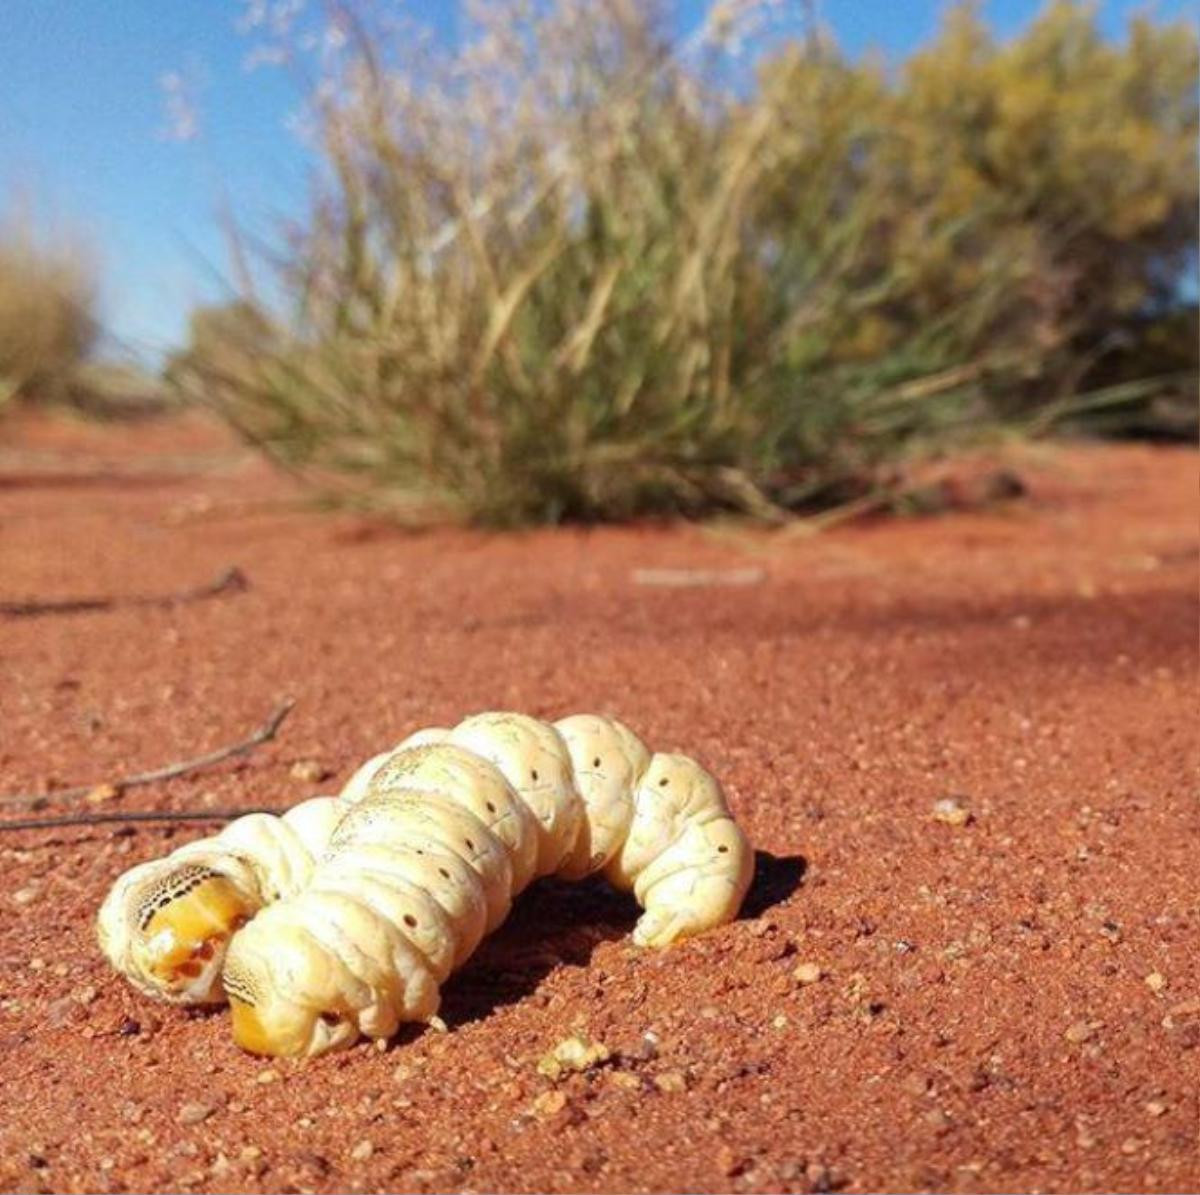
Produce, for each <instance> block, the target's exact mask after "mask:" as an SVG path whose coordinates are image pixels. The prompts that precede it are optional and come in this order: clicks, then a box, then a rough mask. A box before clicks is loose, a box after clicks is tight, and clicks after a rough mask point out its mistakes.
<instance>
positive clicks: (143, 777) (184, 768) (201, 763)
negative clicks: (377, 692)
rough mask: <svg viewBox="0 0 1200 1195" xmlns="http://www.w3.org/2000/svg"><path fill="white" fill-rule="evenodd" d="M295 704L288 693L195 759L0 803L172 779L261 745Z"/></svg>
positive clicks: (37, 804) (71, 796)
mask: <svg viewBox="0 0 1200 1195" xmlns="http://www.w3.org/2000/svg"><path fill="white" fill-rule="evenodd" d="M295 704H296V702H295V700H294V699H293V698H291V697H289V698H288V699H287V700H286V701H284V702H282V703H281V704H280V705H279V706H278V707H277V708H276V709H275V711H274V712H273V713H272V714H271V716H270V717H269V718H268V719H267V720H266V721H265V722H264V723H263V724H262V725H261V726H260V727H259V728H258V729H257V730H256V731H254V733H253V734H251V735H250V736H249V737H248V738H245V739H242V740H241V741H240V742H237V743H231V744H230V745H229V746H228V747H219V748H218V749H217V750H215V751H209V752H208V753H207V754H206V755H197V756H196V757H195V758H194V759H183V760H179V761H178V762H177V763H169V764H166V765H165V766H163V767H161V768H154V769H153V770H152V771H149V772H137V773H136V774H134V775H133V776H126V777H124V778H123V779H121V780H110V781H106V782H101V783H100V784H80V785H78V786H77V787H75V788H64V789H61V790H60V791H58V792H53V793H16V794H14V795H12V796H0V806H2V805H26V806H28V807H30V808H31V809H41V808H42V807H43V806H45V805H46V804H48V803H49V802H50V801H74V800H78V799H79V798H80V797H86V796H87V795H88V794H89V793H91V792H94V791H95V790H96V789H97V788H99V787H101V786H102V784H104V783H107V784H108V785H110V786H111V787H112V788H115V789H116V790H117V791H118V792H121V791H123V790H124V789H127V788H135V787H136V786H137V785H140V784H154V783H156V782H157V781H159V780H174V779H175V778H176V777H177V776H185V775H187V774H188V773H189V772H198V771H199V770H200V769H201V768H206V767H208V766H209V765H210V764H214V763H220V762H221V761H222V760H223V759H230V758H232V757H233V756H235V755H246V754H247V753H248V752H250V751H253V750H254V748H255V747H260V746H262V744H263V743H269V742H270V741H271V740H272V739H273V738H274V737H275V736H276V735H277V734H278V733H279V728H280V727H281V726H282V725H283V720H284V719H285V718H286V717H287V716H288V714H290V713H291V712H292V707H293V706H294V705H295Z"/></svg>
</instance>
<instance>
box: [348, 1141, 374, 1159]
mask: <svg viewBox="0 0 1200 1195" xmlns="http://www.w3.org/2000/svg"><path fill="white" fill-rule="evenodd" d="M374 1152H375V1146H374V1145H373V1144H372V1143H371V1142H370V1141H368V1140H366V1139H365V1138H364V1139H363V1140H362V1141H360V1142H359V1143H358V1144H357V1145H356V1146H355V1147H354V1148H353V1149H352V1150H351V1151H350V1157H351V1158H352V1159H353V1160H354V1161H356V1162H365V1161H366V1160H367V1159H368V1158H369V1157H370V1156H371V1155H372V1154H373V1153H374Z"/></svg>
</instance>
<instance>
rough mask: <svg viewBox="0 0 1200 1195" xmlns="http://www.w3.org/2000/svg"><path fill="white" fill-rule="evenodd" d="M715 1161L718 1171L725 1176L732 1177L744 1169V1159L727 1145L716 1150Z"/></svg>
mask: <svg viewBox="0 0 1200 1195" xmlns="http://www.w3.org/2000/svg"><path fill="white" fill-rule="evenodd" d="M716 1161H717V1170H718V1172H719V1173H720V1174H723V1175H724V1176H725V1177H726V1178H733V1177H734V1176H735V1175H738V1174H741V1172H742V1171H743V1170H745V1169H746V1159H745V1158H744V1157H742V1156H741V1155H740V1154H739V1153H737V1152H736V1151H735V1150H734V1149H733V1148H732V1147H731V1146H728V1145H722V1146H721V1148H720V1149H719V1150H717V1158H716Z"/></svg>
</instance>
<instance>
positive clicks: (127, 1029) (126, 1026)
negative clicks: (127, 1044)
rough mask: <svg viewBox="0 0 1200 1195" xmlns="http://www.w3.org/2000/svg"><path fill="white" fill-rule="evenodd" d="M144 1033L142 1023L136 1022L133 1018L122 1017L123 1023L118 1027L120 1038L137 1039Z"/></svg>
mask: <svg viewBox="0 0 1200 1195" xmlns="http://www.w3.org/2000/svg"><path fill="white" fill-rule="evenodd" d="M141 1031H142V1025H141V1022H140V1021H135V1020H134V1019H133V1018H132V1017H122V1018H121V1023H120V1024H119V1025H118V1026H117V1036H118V1037H137V1035H138V1034H139V1033H141Z"/></svg>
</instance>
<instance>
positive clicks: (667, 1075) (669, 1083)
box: [654, 1071, 687, 1092]
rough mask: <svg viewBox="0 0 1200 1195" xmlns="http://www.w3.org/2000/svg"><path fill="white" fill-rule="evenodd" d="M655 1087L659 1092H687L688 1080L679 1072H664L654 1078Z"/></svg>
mask: <svg viewBox="0 0 1200 1195" xmlns="http://www.w3.org/2000/svg"><path fill="white" fill-rule="evenodd" d="M654 1086H655V1087H657V1088H658V1089H659V1091H670V1092H678V1091H687V1080H686V1079H685V1078H684V1077H683V1075H682V1074H680V1072H679V1071H664V1072H663V1073H662V1074H661V1075H655V1076H654Z"/></svg>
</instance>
